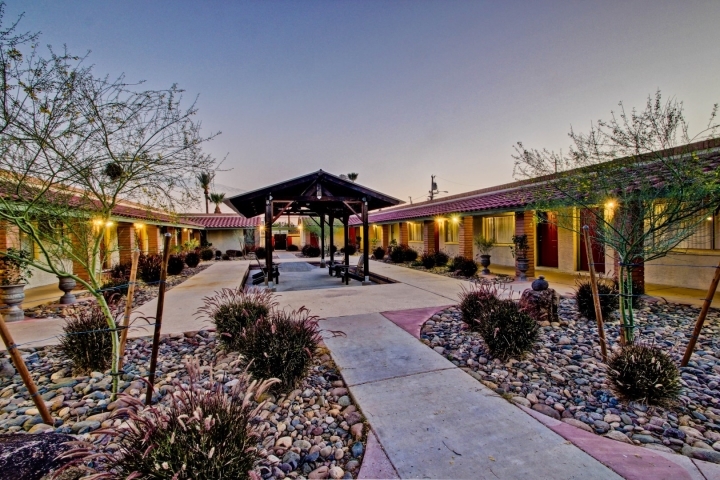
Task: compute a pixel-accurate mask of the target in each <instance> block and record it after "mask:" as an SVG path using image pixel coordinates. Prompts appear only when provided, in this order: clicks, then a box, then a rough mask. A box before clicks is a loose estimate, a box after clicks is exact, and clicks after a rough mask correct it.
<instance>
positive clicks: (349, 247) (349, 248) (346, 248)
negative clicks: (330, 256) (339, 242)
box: [341, 245, 357, 255]
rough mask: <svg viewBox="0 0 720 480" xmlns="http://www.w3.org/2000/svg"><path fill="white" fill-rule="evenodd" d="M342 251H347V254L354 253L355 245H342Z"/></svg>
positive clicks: (355, 250)
mask: <svg viewBox="0 0 720 480" xmlns="http://www.w3.org/2000/svg"><path fill="white" fill-rule="evenodd" d="M341 251H342V252H343V253H345V252H347V254H348V255H355V252H357V248H356V247H355V245H348V246H347V247H344V248H343V249H342V250H341Z"/></svg>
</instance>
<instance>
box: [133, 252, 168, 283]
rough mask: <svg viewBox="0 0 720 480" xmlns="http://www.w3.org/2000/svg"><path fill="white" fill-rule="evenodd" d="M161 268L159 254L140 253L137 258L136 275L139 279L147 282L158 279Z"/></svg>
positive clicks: (154, 281)
mask: <svg viewBox="0 0 720 480" xmlns="http://www.w3.org/2000/svg"><path fill="white" fill-rule="evenodd" d="M161 269H162V256H160V255H157V254H156V255H144V254H143V255H140V258H139V259H138V276H139V277H140V279H141V280H142V281H143V282H145V283H149V284H154V283H157V282H159V281H160V270H161Z"/></svg>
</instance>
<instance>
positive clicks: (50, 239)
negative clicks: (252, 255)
mask: <svg viewBox="0 0 720 480" xmlns="http://www.w3.org/2000/svg"><path fill="white" fill-rule="evenodd" d="M25 38H28V39H31V38H34V37H32V36H27V37H25ZM23 50H25V51H27V52H23ZM38 51H39V49H38V48H37V45H34V44H30V43H28V42H25V43H22V42H19V41H17V40H13V41H5V37H2V33H1V32H0V66H1V67H3V68H4V70H3V71H2V72H0V73H1V74H2V84H1V85H0V88H1V89H2V91H3V92H6V96H5V98H4V99H3V101H2V102H0V108H2V109H3V111H2V115H3V120H4V122H5V125H4V126H3V130H2V132H1V133H0V220H3V221H5V222H6V223H7V224H9V225H11V226H13V227H15V228H17V229H18V230H19V232H22V233H23V234H24V235H26V236H27V237H28V238H29V239H30V240H31V241H33V242H34V244H35V245H36V247H37V249H38V252H37V255H36V256H35V257H34V258H33V259H32V260H31V265H32V266H34V267H35V268H37V269H40V270H43V271H46V272H49V273H53V274H55V275H58V276H67V277H72V278H74V279H75V280H76V282H78V283H79V284H80V285H83V286H84V287H85V288H87V290H88V291H89V292H91V293H92V294H93V295H94V296H95V298H96V300H97V302H98V303H99V305H100V306H101V308H102V309H103V311H104V312H105V315H106V318H107V323H108V328H109V330H110V333H111V335H112V337H113V359H112V369H113V373H114V374H115V375H114V376H113V379H114V381H113V392H116V391H117V375H116V374H117V368H118V360H119V357H118V355H119V349H118V332H117V327H116V324H115V321H114V318H113V315H112V312H111V311H110V308H109V307H108V305H107V302H106V301H105V299H104V297H103V295H102V292H101V286H102V278H101V265H100V254H101V250H102V245H103V243H104V241H105V234H106V231H107V228H106V227H107V226H109V225H111V223H112V217H113V212H114V211H115V209H116V207H117V206H118V205H119V204H120V203H121V202H124V201H139V202H143V203H144V204H147V205H152V209H150V208H149V207H148V215H150V216H151V215H152V214H153V212H156V211H163V212H170V213H172V212H174V211H176V209H177V207H178V206H182V205H187V204H189V203H190V202H192V201H197V194H196V193H195V177H196V175H197V174H198V173H200V172H209V171H212V169H213V167H214V163H213V160H212V158H211V157H209V156H207V155H203V154H202V152H201V150H200V148H201V145H202V143H203V142H205V141H207V140H209V139H210V138H211V137H202V136H201V135H200V125H199V123H198V122H197V121H195V120H194V118H193V117H194V115H195V113H196V108H195V104H194V103H192V104H190V106H189V107H183V105H182V103H183V101H182V91H181V90H179V89H178V88H177V87H176V86H172V87H171V88H169V89H167V90H141V89H139V86H140V85H139V84H135V85H131V84H128V83H126V82H125V80H124V78H123V77H120V78H118V79H115V80H111V79H109V78H108V77H103V78H98V77H96V76H94V74H93V72H92V69H91V68H89V67H85V66H84V65H83V61H82V60H83V59H81V58H78V57H74V56H71V55H69V54H67V53H63V54H62V55H56V54H54V53H52V51H51V53H50V57H49V58H48V59H44V58H41V57H40V55H39V54H38ZM6 255H11V253H6ZM72 262H75V264H76V265H79V266H80V270H84V272H80V271H77V269H73V267H72V266H71V265H72Z"/></svg>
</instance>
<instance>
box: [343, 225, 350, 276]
mask: <svg viewBox="0 0 720 480" xmlns="http://www.w3.org/2000/svg"><path fill="white" fill-rule="evenodd" d="M343 220H344V222H343V223H344V225H343V227H344V228H343V230H345V265H346V266H347V265H350V254H349V253H348V247H349V246H350V245H349V243H350V226H349V224H350V218H349V217H348V216H347V215H346V216H345V218H344V219H343Z"/></svg>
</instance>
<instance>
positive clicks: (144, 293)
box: [25, 261, 215, 318]
mask: <svg viewBox="0 0 720 480" xmlns="http://www.w3.org/2000/svg"><path fill="white" fill-rule="evenodd" d="M214 263H215V262H214V261H209V262H202V263H201V264H200V265H198V266H197V267H195V268H190V267H187V266H186V267H185V268H184V269H183V271H182V272H181V273H180V274H179V275H168V278H167V284H166V285H167V286H166V290H170V289H171V288H173V287H175V286H177V285H180V284H181V283H183V282H184V281H185V280H187V279H188V278H190V277H192V276H193V275H195V274H198V273H200V272H202V271H203V270H205V269H206V268H208V267H210V266H211V265H213V264H214ZM138 282H141V281H140V280H138ZM158 290H159V288H158V285H145V284H142V283H140V284H139V285H136V286H135V295H134V297H133V308H136V307H139V306H140V305H143V304H145V303H147V302H149V301H150V300H152V299H153V298H155V297H157V296H158ZM58 292H59V293H58V297H57V298H58V299H59V298H60V295H61V294H62V292H60V290H58ZM77 299H78V303H77V304H75V305H74V308H77V307H79V306H81V305H83V304H84V303H87V302H93V301H94V300H95V298H94V297H93V296H92V295H90V294H89V293H87V292H85V293H81V294H78V295H77ZM125 301H126V300H125V297H123V298H121V299H120V302H119V305H120V307H121V308H124V306H125ZM66 310H67V306H64V305H63V306H61V305H58V303H57V300H55V301H52V302H49V303H46V304H43V305H38V306H37V307H32V308H26V309H25V316H26V317H29V318H53V317H55V318H57V317H59V318H65V317H66Z"/></svg>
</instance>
